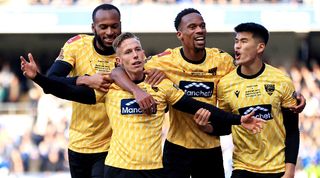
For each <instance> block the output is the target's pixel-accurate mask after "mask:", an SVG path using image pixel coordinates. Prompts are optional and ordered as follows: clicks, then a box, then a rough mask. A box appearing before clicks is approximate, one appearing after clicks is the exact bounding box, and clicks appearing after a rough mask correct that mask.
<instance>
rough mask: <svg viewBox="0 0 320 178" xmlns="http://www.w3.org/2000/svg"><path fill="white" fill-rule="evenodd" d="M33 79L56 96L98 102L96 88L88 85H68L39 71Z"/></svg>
mask: <svg viewBox="0 0 320 178" xmlns="http://www.w3.org/2000/svg"><path fill="white" fill-rule="evenodd" d="M33 81H34V82H36V83H37V84H38V85H39V86H40V87H42V89H43V91H44V92H45V93H48V94H53V95H54V96H56V97H59V98H62V99H66V100H71V101H76V102H80V103H84V104H95V103H96V96H95V93H94V90H93V89H91V88H89V87H87V86H84V85H81V86H76V85H68V84H65V83H63V82H61V81H57V80H55V79H51V78H48V77H46V76H43V75H41V74H39V73H38V74H37V75H36V77H35V78H34V79H33Z"/></svg>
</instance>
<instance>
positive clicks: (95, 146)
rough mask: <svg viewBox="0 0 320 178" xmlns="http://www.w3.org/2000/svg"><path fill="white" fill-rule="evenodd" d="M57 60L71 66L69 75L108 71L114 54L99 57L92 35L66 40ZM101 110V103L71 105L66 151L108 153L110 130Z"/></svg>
mask: <svg viewBox="0 0 320 178" xmlns="http://www.w3.org/2000/svg"><path fill="white" fill-rule="evenodd" d="M58 59H59V60H63V61H66V62H68V63H69V64H71V65H72V66H73V69H72V71H71V72H70V76H83V75H86V74H88V75H94V74H95V73H97V72H99V71H103V72H110V71H111V70H112V69H113V68H114V66H115V55H110V56H105V55H100V54H98V53H97V52H96V51H95V49H94V46H93V36H89V35H77V36H75V37H73V38H71V39H69V40H68V41H67V42H66V43H65V45H64V47H63V48H62V50H61V53H60V56H59V58H58ZM104 108H105V105H104V104H103V103H99V104H95V105H86V104H81V103H77V102H72V118H71V123H70V128H69V149H71V150H73V151H76V152H79V153H99V152H105V151H108V148H109V142H110V137H111V133H112V131H111V127H110V125H109V120H108V117H107V114H106V111H105V109H104Z"/></svg>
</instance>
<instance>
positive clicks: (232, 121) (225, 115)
mask: <svg viewBox="0 0 320 178" xmlns="http://www.w3.org/2000/svg"><path fill="white" fill-rule="evenodd" d="M173 107H174V108H176V109H178V110H180V111H183V112H187V113H190V114H195V113H196V112H197V111H198V110H199V109H201V108H204V109H207V110H208V111H210V113H211V115H210V118H209V121H208V122H210V123H211V124H212V125H213V126H214V128H215V127H217V128H218V127H219V126H226V125H242V126H243V127H244V128H246V129H248V130H251V131H252V132H253V133H256V132H259V131H260V130H261V129H262V123H264V122H265V121H264V120H263V119H259V118H256V117H254V116H253V115H254V113H250V114H248V115H245V116H240V115H237V114H232V113H229V112H226V111H223V110H221V109H219V108H217V107H216V106H213V105H210V104H207V103H204V102H201V101H197V100H195V99H193V98H191V97H188V96H186V95H184V96H183V97H182V98H181V99H180V100H179V101H178V102H177V103H175V104H174V105H173Z"/></svg>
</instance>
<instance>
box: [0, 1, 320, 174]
mask: <svg viewBox="0 0 320 178" xmlns="http://www.w3.org/2000/svg"><path fill="white" fill-rule="evenodd" d="M102 2H110V3H113V4H114V5H116V6H117V7H119V9H120V11H121V13H122V30H123V32H125V31H130V32H134V33H136V34H137V35H138V36H139V37H140V39H141V41H142V44H143V47H144V49H145V50H146V53H147V55H152V54H156V53H158V52H161V51H163V50H165V49H166V48H169V47H175V46H178V45H180V44H179V42H178V40H177V39H176V37H175V33H174V32H175V29H174V26H173V20H174V18H175V15H176V14H177V13H178V12H179V11H180V10H182V9H183V8H186V7H194V8H196V9H198V10H199V11H200V12H201V13H202V14H203V16H204V19H205V21H206V23H207V31H208V37H207V46H208V47H218V48H221V49H223V50H225V51H227V52H229V53H230V54H232V53H233V52H232V49H233V27H234V26H235V25H237V24H239V23H241V22H248V21H254V22H258V23H261V24H263V25H265V26H266V27H267V28H268V29H269V30H270V31H271V39H270V42H269V45H268V47H267V51H266V54H265V60H266V61H268V62H269V63H271V64H272V65H275V66H277V67H280V68H281V69H283V70H284V71H286V72H287V73H288V74H289V75H291V77H292V78H293V81H294V84H295V86H296V89H297V91H299V92H301V93H303V95H304V96H305V97H306V99H307V106H306V108H305V110H304V111H303V113H302V114H300V132H301V143H300V150H299V158H298V164H297V172H296V177H299V178H300V177H301V178H305V177H310V178H318V177H320V137H319V136H320V112H319V111H320V110H319V109H320V92H319V84H320V67H319V61H320V50H319V45H320V0H104V1H103V0H0V177H1V178H6V177H19V178H20V177H21V178H24V177H35V178H40V177H48V178H49V177H59V178H63V177H66V178H69V177H70V176H69V173H68V163H67V159H66V158H67V157H66V149H67V139H68V138H67V137H68V129H67V128H68V122H69V119H70V114H71V110H70V102H68V101H64V100H60V99H57V98H55V97H53V96H52V95H46V94H43V93H42V90H41V89H39V88H38V87H37V86H36V85H34V84H33V83H32V82H31V81H28V80H26V79H25V78H24V77H23V75H22V74H21V72H20V61H19V56H20V55H26V54H27V53H28V52H32V53H33V54H34V56H35V58H36V59H38V61H37V62H38V64H39V66H40V67H41V72H43V73H45V72H46V70H47V69H48V68H49V67H50V65H51V64H52V63H53V61H54V59H55V58H56V56H57V55H58V54H59V50H60V48H61V47H62V46H63V44H64V42H65V41H66V40H67V39H69V38H70V37H72V36H74V35H75V34H78V33H91V29H90V25H91V13H92V10H93V9H94V7H95V6H96V5H98V4H99V3H102ZM166 129H167V126H165V127H164V135H165V131H166ZM222 145H223V148H224V159H225V160H224V161H225V164H226V165H225V166H226V168H227V169H226V172H227V175H230V169H231V168H230V164H231V151H232V144H231V140H230V136H227V137H223V138H222Z"/></svg>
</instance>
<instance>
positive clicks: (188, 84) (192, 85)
mask: <svg viewBox="0 0 320 178" xmlns="http://www.w3.org/2000/svg"><path fill="white" fill-rule="evenodd" d="M179 88H180V89H182V90H183V91H184V93H185V94H186V95H187V96H190V97H205V98H208V97H211V96H212V94H213V89H214V83H213V82H194V81H180V83H179Z"/></svg>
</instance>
